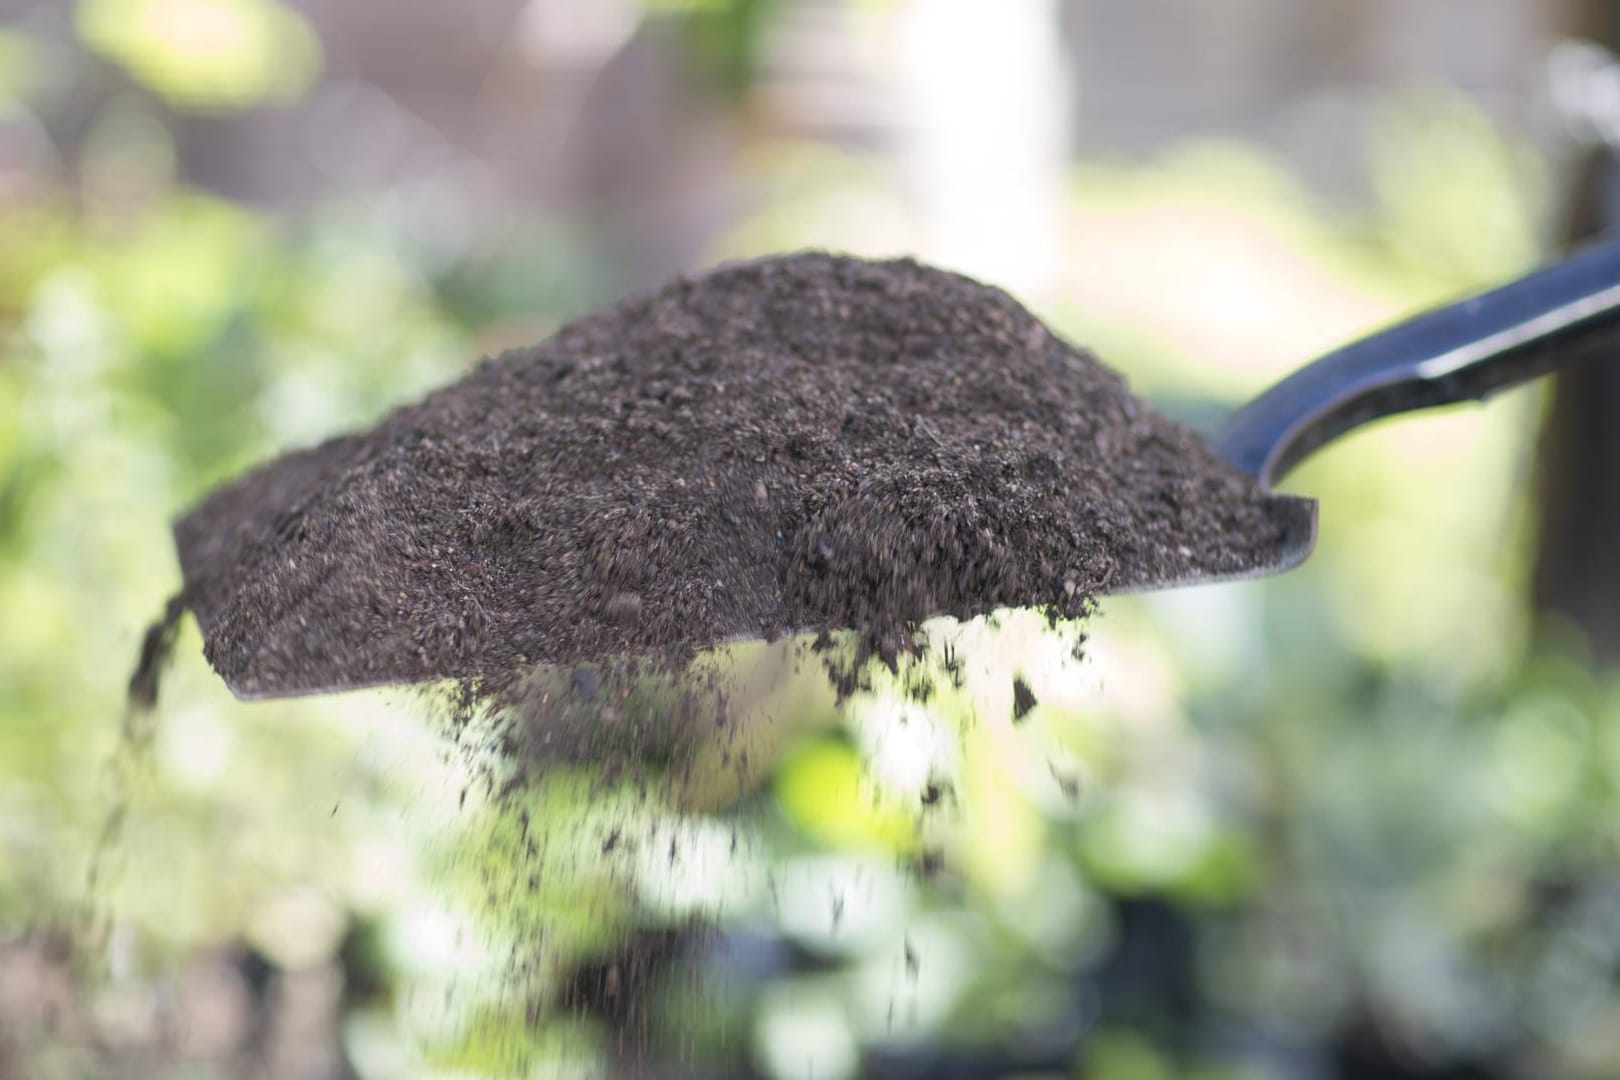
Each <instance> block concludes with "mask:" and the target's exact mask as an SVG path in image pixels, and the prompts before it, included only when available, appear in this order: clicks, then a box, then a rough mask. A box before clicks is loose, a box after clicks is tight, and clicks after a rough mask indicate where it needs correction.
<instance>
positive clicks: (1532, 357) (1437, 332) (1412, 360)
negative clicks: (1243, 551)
mask: <svg viewBox="0 0 1620 1080" xmlns="http://www.w3.org/2000/svg"><path fill="white" fill-rule="evenodd" d="M1611 328H1620V241H1614V242H1609V243H1605V244H1601V245H1598V246H1594V247H1591V248H1589V249H1587V250H1584V251H1582V252H1581V253H1579V254H1576V255H1574V256H1572V257H1570V258H1568V259H1566V260H1564V261H1563V262H1561V263H1558V264H1556V265H1553V266H1550V267H1547V268H1545V269H1542V270H1538V271H1536V272H1534V273H1531V274H1529V275H1527V276H1525V277H1523V278H1521V279H1519V280H1517V281H1515V282H1513V283H1511V284H1509V285H1506V286H1503V287H1501V288H1498V289H1496V290H1495V291H1492V292H1488V293H1485V294H1483V295H1481V296H1478V297H1475V298H1472V299H1468V300H1464V301H1461V302H1458V303H1455V304H1452V305H1450V306H1448V307H1443V308H1440V309H1438V310H1435V311H1431V312H1429V313H1428V314H1425V315H1421V316H1419V317H1417V318H1415V319H1412V320H1410V321H1407V322H1404V323H1401V324H1399V325H1396V326H1394V327H1392V328H1390V329H1387V330H1383V331H1381V332H1379V333H1377V334H1374V335H1373V336H1371V337H1368V338H1365V339H1363V340H1361V341H1359V342H1356V343H1355V344H1352V345H1349V346H1347V347H1345V348H1343V349H1340V350H1339V351H1337V352H1333V353H1330V354H1329V355H1327V356H1325V357H1322V358H1321V359H1319V360H1316V361H1315V362H1313V363H1311V364H1309V365H1307V366H1306V367H1304V368H1302V369H1300V370H1299V371H1297V372H1295V373H1294V374H1293V375H1291V376H1289V377H1288V378H1286V379H1284V380H1283V381H1282V382H1280V383H1278V384H1277V385H1276V386H1274V387H1272V388H1271V389H1270V390H1268V391H1266V392H1265V393H1264V394H1262V395H1260V397H1258V398H1256V399H1255V400H1254V401H1253V402H1251V403H1250V404H1248V405H1247V406H1245V407H1244V408H1242V409H1241V410H1239V411H1238V413H1237V414H1236V415H1235V416H1234V417H1233V418H1232V420H1231V422H1230V423H1229V424H1228V425H1227V426H1226V428H1225V429H1224V430H1223V431H1221V432H1220V434H1219V435H1217V436H1216V438H1215V440H1214V442H1213V446H1214V448H1215V450H1216V452H1217V453H1218V454H1219V455H1220V456H1221V457H1222V458H1224V459H1225V460H1226V461H1227V462H1228V463H1230V464H1231V465H1233V466H1235V467H1236V468H1237V469H1239V470H1240V471H1242V472H1245V473H1247V474H1249V475H1250V476H1252V477H1254V478H1256V479H1257V480H1258V481H1259V483H1260V485H1261V487H1262V488H1263V489H1265V491H1266V492H1267V493H1268V494H1269V493H1270V491H1271V489H1272V487H1273V486H1274V485H1275V484H1276V483H1277V482H1278V481H1279V480H1281V479H1282V478H1283V477H1284V476H1285V475H1286V474H1287V473H1288V471H1289V470H1290V469H1291V468H1293V467H1294V466H1295V465H1296V464H1298V463H1299V462H1300V461H1301V460H1303V459H1304V458H1305V457H1306V456H1307V455H1308V454H1310V453H1311V452H1313V451H1315V450H1317V449H1319V448H1320V447H1322V446H1323V445H1325V444H1326V443H1328V442H1329V441H1331V440H1332V439H1333V438H1335V437H1336V436H1338V435H1341V434H1343V433H1345V432H1347V431H1349V430H1351V429H1353V428H1356V427H1358V426H1360V425H1362V424H1365V423H1368V422H1370V421H1372V420H1376V419H1379V418H1381V417H1385V416H1390V415H1394V414H1396V413H1401V412H1406V411H1409V410H1413V409H1421V408H1428V407H1431V406H1438V405H1447V404H1451V403H1454V402H1459V401H1463V400H1466V399H1471V398H1484V397H1487V396H1488V395H1490V394H1491V393H1493V392H1495V391H1497V390H1501V389H1504V388H1506V387H1509V386H1512V385H1514V384H1517V383H1520V382H1524V381H1526V380H1528V379H1531V378H1534V377H1535V376H1537V375H1541V374H1544V373H1546V372H1548V371H1551V370H1553V369H1554V368H1557V367H1560V366H1565V365H1568V364H1571V363H1573V362H1575V361H1577V360H1578V359H1580V358H1583V357H1585V356H1588V355H1590V354H1591V351H1592V350H1591V346H1592V345H1593V344H1594V343H1595V342H1597V341H1599V340H1601V339H1603V338H1604V337H1605V336H1606V332H1607V331H1608V330H1609V329H1611ZM362 453H363V447H362V446H361V444H360V443H359V442H357V441H356V440H354V439H342V440H336V441H334V442H333V443H331V444H329V445H328V446H327V447H326V448H325V450H324V452H323V456H321V457H311V456H309V455H302V454H295V455H291V456H289V457H288V458H287V459H284V460H283V461H282V462H280V463H279V464H278V465H277V466H276V467H275V469H274V470H272V471H270V472H268V473H265V474H264V475H263V476H262V477H261V478H260V480H259V481H256V482H255V483H254V484H251V485H248V486H245V487H243V486H237V487H233V488H231V489H228V490H227V491H226V492H225V493H224V494H223V495H222V496H221V498H222V499H223V500H224V501H223V503H221V504H219V506H218V507H217V508H218V509H219V510H220V518H221V520H225V521H234V522H238V523H251V522H252V521H253V520H255V515H258V516H261V517H262V516H263V514H264V513H266V512H268V511H274V510H275V509H276V508H277V507H281V508H282V510H283V511H284V512H283V513H282V514H281V515H280V517H278V518H277V519H276V521H275V522H274V527H275V529H276V530H277V531H278V532H279V531H280V530H282V529H296V528H298V514H297V513H296V509H297V507H296V501H297V494H298V492H300V491H302V490H305V489H318V488H322V487H330V486H331V485H332V484H335V483H337V480H338V478H339V477H340V476H341V474H342V471H343V470H344V469H345V468H347V467H348V466H349V465H351V464H352V463H353V460H354V459H358V457H359V456H360V455H361V454H362ZM283 504H286V505H285V506H283ZM1268 513H1269V514H1270V516H1271V518H1272V520H1273V521H1274V522H1275V523H1276V524H1277V525H1278V526H1280V527H1279V529H1278V531H1277V535H1278V537H1279V538H1278V540H1277V542H1276V543H1275V544H1273V545H1271V546H1270V547H1266V548H1263V549H1262V550H1260V551H1259V552H1258V553H1257V554H1256V555H1254V557H1253V558H1251V559H1246V560H1239V562H1240V565H1237V566H1233V565H1232V564H1231V562H1230V561H1229V562H1227V563H1226V564H1224V565H1223V566H1222V568H1221V571H1220V573H1218V574H1215V573H1203V574H1192V575H1184V576H1178V574H1172V575H1171V576H1170V577H1167V578H1166V579H1163V580H1154V579H1152V578H1151V577H1150V578H1149V579H1148V580H1146V581H1143V580H1140V579H1136V580H1133V581H1131V582H1130V584H1129V586H1128V587H1127V588H1123V589H1122V588H1120V587H1118V586H1116V587H1115V589H1114V590H1112V591H1132V592H1135V591H1143V590H1148V589H1160V588H1170V587H1179V586H1183V585H1190V584H1197V583H1201V582H1205V581H1213V580H1229V579H1235V578H1238V579H1241V578H1250V577H1260V576H1264V575H1268V574H1273V573H1278V572H1281V571H1284V570H1288V569H1291V568H1292V567H1294V566H1297V565H1299V564H1300V563H1301V562H1303V561H1304V560H1305V559H1306V557H1308V556H1309V554H1310V552H1311V550H1312V548H1313V547H1314V545H1315V541H1316V503H1315V501H1314V500H1311V499H1307V498H1299V497H1295V496H1282V495H1273V496H1271V498H1270V506H1269V508H1268ZM188 530H189V532H190V533H192V534H197V528H196V527H195V525H194V523H193V524H191V525H188V522H187V521H182V523H181V527H180V531H181V532H187V531H188ZM190 539H191V543H190V544H189V546H188V545H187V544H186V543H185V542H182V544H181V547H182V562H184V561H185V556H186V554H187V553H188V551H189V553H190V555H191V556H192V557H193V559H194V560H197V561H198V562H200V563H202V564H206V563H208V562H209V561H210V560H212V561H216V562H219V561H225V560H227V559H228V557H229V556H230V551H231V550H232V549H231V547H230V545H231V544H232V543H233V542H234V541H233V540H232V537H231V536H230V535H216V534H214V533H212V532H209V533H205V534H197V535H192V536H191V537H190ZM419 554H420V553H419ZM430 555H431V553H428V555H422V556H421V557H422V558H427V557H429V556H430ZM434 557H436V556H434ZM273 570H274V567H273V566H272V567H271V571H273ZM266 572H270V571H266ZM190 580H191V577H190V573H189V571H188V585H189V582H190ZM221 603H222V599H221V597H220V595H218V594H214V595H210V594H209V593H208V592H207V591H206V590H205V591H203V592H201V593H199V592H197V591H195V590H191V589H190V588H189V587H188V592H187V593H186V594H183V595H182V596H181V597H179V598H177V600H176V602H175V604H172V605H171V608H170V612H169V615H168V617H167V618H166V619H165V621H164V622H163V623H162V624H160V626H159V628H156V629H157V630H159V631H161V632H160V633H159V634H158V636H157V637H149V641H148V646H149V647H148V648H147V649H146V650H144V651H143V663H142V672H149V671H151V670H155V668H156V666H157V664H156V661H155V659H151V658H155V657H156V656H158V655H160V654H161V651H162V650H161V648H160V646H161V645H162V644H163V642H164V640H165V638H164V636H163V635H165V634H172V628H173V624H174V622H175V620H176V619H177V618H178V616H179V613H180V611H181V610H183V607H184V606H190V607H191V608H192V610H194V611H196V612H197V614H198V618H199V621H200V622H201V623H202V624H203V626H204V631H205V637H207V636H208V634H209V625H210V621H211V618H212V617H213V616H217V614H218V611H219V605H220V604H221ZM379 610H381V609H379ZM372 614H373V615H376V616H377V618H380V619H384V625H385V626H386V628H387V632H388V635H389V637H390V641H391V642H392V644H390V645H389V646H387V647H386V648H385V647H382V646H379V647H378V648H377V649H372V648H371V647H370V646H367V647H353V648H348V649H347V650H344V651H342V652H341V655H335V654H334V655H331V656H327V655H324V654H323V655H322V656H321V657H318V658H316V660H317V662H315V663H311V664H304V663H302V662H300V663H299V664H288V663H285V662H282V661H285V660H286V656H289V655H291V656H302V655H303V653H302V652H300V651H299V650H298V649H288V648H280V649H279V653H278V647H279V646H283V645H286V644H287V641H286V640H278V641H258V642H257V643H256V645H255V647H254V649H253V650H250V651H249V656H250V659H249V660H248V662H247V663H246V664H245V665H238V668H239V669H233V670H225V669H223V668H220V670H221V673H222V675H223V676H224V677H225V680H226V682H227V683H228V684H229V685H230V687H231V689H232V690H233V691H234V692H235V693H236V694H237V695H238V696H241V697H249V698H251V697H278V696H285V695H290V694H305V693H317V692H326V691H334V690H344V689H354V688H358V687H362V686H368V685H378V684H380V683H386V682H393V681H398V679H397V675H398V672H399V670H402V669H400V668H399V665H398V664H397V663H396V664H394V666H393V667H390V666H389V664H390V663H393V662H394V661H397V660H398V655H396V654H397V653H399V650H401V649H408V648H409V647H410V645H411V642H410V640H409V632H410V631H411V627H410V626H403V625H399V620H398V618H394V619H393V621H392V622H388V621H387V619H386V618H385V616H386V612H383V613H382V614H380V615H379V614H378V613H377V612H373V613H372ZM310 617H311V618H327V619H329V620H330V619H342V620H346V619H348V618H349V617H350V616H349V614H348V613H347V612H346V611H329V612H326V613H325V614H324V615H322V614H320V613H316V614H315V615H312V616H310ZM302 622H303V616H302V615H299V616H298V617H297V618H296V619H283V620H282V622H281V623H279V624H277V625H278V626H279V629H278V630H277V631H276V632H277V633H280V634H283V635H291V638H290V639H289V640H292V642H293V644H297V636H298V633H299V626H300V625H301V624H302ZM212 625H213V632H214V634H215V635H216V636H217V635H219V634H221V633H225V632H226V631H223V630H222V629H221V621H220V620H219V619H217V618H212ZM343 625H348V624H347V623H346V622H345V623H344V624H343ZM229 632H230V633H235V634H236V635H237V636H238V637H241V636H242V631H241V630H240V629H235V630H231V631H229ZM401 635H403V638H401ZM351 636H352V635H351ZM394 639H401V640H403V644H401V643H400V641H395V640H394ZM357 640H359V639H357ZM210 644H217V641H211V642H210ZM389 650H392V651H389ZM305 651H307V650H305ZM379 652H380V653H381V654H382V655H379ZM280 654H286V655H280ZM218 667H219V665H218V664H216V668H218ZM452 674H453V673H452ZM142 678H143V676H142V675H138V676H137V683H138V686H137V689H138V690H139V691H140V693H139V695H138V696H142V697H145V696H150V695H149V693H148V692H147V689H142V687H145V684H144V683H141V679H142ZM153 692H155V690H154V691H153Z"/></svg>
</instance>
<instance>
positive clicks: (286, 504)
mask: <svg viewBox="0 0 1620 1080" xmlns="http://www.w3.org/2000/svg"><path fill="white" fill-rule="evenodd" d="M1283 528H1284V525H1283V523H1282V521H1281V519H1280V517H1279V514H1278V513H1277V508H1276V504H1275V503H1274V502H1273V500H1271V499H1269V498H1268V497H1267V496H1266V494H1265V493H1264V492H1263V491H1262V490H1261V489H1260V488H1259V487H1258V486H1257V485H1256V484H1255V482H1254V481H1253V480H1252V479H1250V478H1249V477H1247V476H1245V475H1243V474H1241V473H1239V472H1237V471H1235V470H1234V469H1232V468H1230V467H1229V466H1227V465H1226V464H1224V463H1223V462H1221V461H1220V460H1219V459H1217V458H1216V457H1215V456H1214V455H1213V454H1212V452H1211V451H1210V450H1209V448H1208V447H1207V446H1206V445H1205V444H1204V443H1203V442H1202V441H1201V440H1200V439H1199V438H1198V437H1197V436H1195V435H1194V434H1193V433H1192V432H1190V431H1189V430H1187V429H1185V428H1183V427H1182V426H1180V425H1178V424H1176V423H1174V422H1172V421H1171V420H1169V419H1167V418H1165V417H1163V416H1161V415H1159V414H1158V413H1156V412H1154V410H1153V409H1151V408H1150V407H1148V406H1147V405H1145V404H1144V403H1143V402H1141V401H1140V400H1138V399H1137V398H1135V397H1133V396H1132V395H1131V394H1130V393H1129V392H1128V390H1127V388H1126V386H1125V383H1124V382H1123V381H1122V380H1121V379H1120V378H1119V377H1118V376H1117V375H1116V374H1114V373H1113V372H1111V371H1109V370H1108V369H1107V368H1105V367H1103V366H1102V365H1101V364H1099V363H1098V362H1097V361H1096V360H1095V359H1094V358H1093V357H1091V356H1090V355H1089V354H1087V353H1085V352H1083V351H1080V350H1078V349H1076V348H1074V347H1073V346H1071V345H1068V344H1066V343H1065V342H1063V341H1061V340H1059V339H1058V338H1057V337H1055V336H1053V335H1052V334H1051V333H1050V332H1049V331H1048V330H1047V328H1046V327H1045V326H1044V325H1042V323H1041V322H1040V321H1039V320H1037V319H1036V318H1035V317H1034V316H1032V315H1031V314H1029V312H1027V311H1025V310H1024V309H1023V308H1022V307H1021V306H1019V304H1018V303H1016V302H1015V301H1014V300H1013V299H1012V298H1010V297H1009V296H1007V295H1006V294H1005V293H1003V292H1001V291H999V290H997V289H994V288H990V287H987V286H985V285H981V284H978V283H976V282H974V281H971V280H969V279H967V278H965V277H961V276H958V275H956V274H951V273H946V272H944V271H941V270H937V269H932V268H929V267H927V266H922V265H919V264H917V263H915V262H912V261H908V260H899V261H889V262H868V261H863V260H858V259H853V258H844V257H837V256H832V255H825V254H797V255H790V256H783V257H774V258H767V259H762V260H759V261H754V262H747V263H739V264H733V265H728V266H724V267H721V268H719V269H717V270H714V271H713V272H710V273H708V274H705V275H702V276H699V277H694V278H690V279H684V280H679V281H676V282H674V283H673V284H671V285H669V286H667V287H666V288H664V289H662V290H660V291H658V292H656V293H653V294H651V295H647V296H642V297H638V298H634V299H630V300H627V301H625V302H623V303H621V304H618V305H617V306H615V307H612V308H610V309H608V310H605V311H602V312H600V313H598V314H595V315H591V316H589V317H586V318H583V319H580V320H579V321H577V322H574V323H572V324H570V325H568V326H567V327H565V328H564V329H563V330H561V331H560V332H559V333H557V334H556V336H554V337H553V338H551V339H550V340H548V341H546V342H544V343H542V344H539V345H536V346H534V347H531V348H525V349H519V350H516V351H513V352H509V353H506V354H505V355H502V356H500V357H499V358H496V359H493V360H488V361H486V362H484V363H483V364H482V365H481V366H479V367H478V368H477V369H476V370H474V371H473V372H472V373H470V374H469V375H468V376H467V377H466V378H464V379H462V380H461V381H460V382H458V383H456V384H454V385H452V386H450V387H448V388H446V389H444V390H441V391H440V392H438V393H436V394H433V395H432V396H431V397H429V398H427V399H426V400H425V401H423V402H421V403H420V404H418V405H415V406H412V407H409V408H405V409H402V410H400V411H398V412H395V413H394V414H392V415H391V416H389V417H388V418H386V419H385V420H384V421H383V422H382V423H381V424H379V425H378V426H377V427H376V428H374V429H373V430H371V431H370V432H367V433H365V434H360V435H351V436H347V437H343V438H338V439H334V440H332V441H330V442H326V443H324V444H322V445H319V446H316V447H314V448H312V449H307V450H303V451H299V452H296V453H292V454H289V455H287V456H285V457H282V458H280V459H278V460H276V461H274V462H272V463H270V464H268V465H266V466H264V467H262V468H260V469H258V470H256V471H254V472H252V473H250V474H249V475H247V476H246V477H244V478H242V479H241V480H239V481H237V482H235V483H233V484H231V485H230V486H228V487H226V488H224V489H223V490H221V491H219V492H217V493H216V494H214V495H213V496H211V497H210V498H208V499H207V500H206V501H205V502H203V503H202V504H201V505H200V506H198V507H197V508H196V509H194V510H193V511H192V512H190V513H189V514H187V515H186V516H185V517H184V518H183V519H182V520H181V521H180V522H179V523H178V525H177V527H176V530H175V531H176V537H177V540H178V545H179V551H180V560H181V565H182V568H183V572H184V579H185V585H184V589H185V592H184V596H185V600H186V603H187V604H188V605H189V606H190V607H191V609H192V610H193V611H194V612H195V613H196V615H197V617H198V620H199V623H200V625H201V628H202V632H203V636H204V640H205V643H206V650H207V655H208V658H209V660H210V661H211V662H212V663H213V665H214V667H215V668H216V669H217V670H218V671H219V673H220V674H221V675H222V676H223V677H224V678H225V679H226V681H227V682H228V683H229V684H230V685H231V686H232V688H233V689H235V690H236V691H237V692H238V693H239V694H243V695H246V696H259V695H277V694H285V693H301V692H313V691H319V690H326V689H335V688H343V687H351V686H359V685H368V684H381V683H412V682H421V681H424V680H436V679H442V678H446V677H452V678H462V679H466V678H472V679H475V680H485V681H487V682H488V683H489V684H490V685H496V684H505V683H507V682H509V681H510V678H511V677H512V676H513V674H514V673H520V672H525V671H528V670H531V669H533V668H535V667H536V666H537V665H555V666H560V667H562V668H568V667H571V666H574V665H579V664H585V663H593V662H598V661H601V660H603V659H604V658H610V657H642V658H646V659H648V660H650V661H652V662H654V663H657V664H659V665H661V666H664V667H666V668H669V669H671V670H673V669H676V668H678V667H679V666H680V665H682V664H684V663H685V662H686V661H687V660H689V659H690V658H691V657H692V656H693V655H694V654H695V653H696V652H697V651H699V650H702V649H704V648H706V647H708V646H710V645H713V644H715V643H717V642H722V641H725V640H727V639H731V638H739V637H767V638H769V637H774V636H777V635H782V634H785V633H790V632H799V631H805V630H812V631H814V630H823V629H827V628H834V627H842V628H853V629H855V630H857V631H859V632H860V633H862V634H863V635H865V637H866V638H867V640H869V641H873V642H883V641H893V640H897V639H898V638H900V637H902V636H904V635H906V634H907V633H909V632H910V630H911V629H912V628H913V627H914V626H915V624H916V623H917V622H918V621H919V620H922V619H925V618H927V617H930V616H935V615H953V616H958V617H971V616H975V615H979V614H983V613H987V612H990V611H992V610H993V609H996V608H999V607H1040V608H1044V609H1046V610H1048V611H1049V612H1051V613H1052V615H1053V616H1054V617H1076V616H1081V615H1084V614H1086V613H1087V611H1088V610H1089V607H1090V605H1091V603H1092V600H1093V598H1094V597H1095V596H1096V595H1098V594H1099V593H1101V592H1104V591H1109V590H1119V589H1122V588H1130V587H1133V586H1140V585H1144V584H1148V583H1151V582H1154V581H1159V580H1163V579H1173V578H1179V577H1182V576H1186V575H1223V574H1235V573H1241V572H1243V571H1245V570H1246V569H1249V568H1252V567H1253V566H1255V565H1257V564H1259V563H1260V562H1263V561H1264V559H1265V558H1266V556H1267V555H1268V554H1269V553H1270V552H1272V550H1273V549H1274V548H1275V547H1276V545H1277V544H1278V542H1279V540H1280V538H1281V535H1282V531H1283Z"/></svg>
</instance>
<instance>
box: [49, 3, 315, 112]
mask: <svg viewBox="0 0 1620 1080" xmlns="http://www.w3.org/2000/svg"><path fill="white" fill-rule="evenodd" d="M78 28H79V33H80V35H81V36H82V37H83V39H84V41H85V43H86V44H88V45H89V46H90V47H91V48H92V49H94V50H96V51H97V52H99V53H101V54H102V55H104V56H106V57H108V58H109V59H111V60H114V61H117V62H118V63H119V64H120V65H122V66H123V67H124V68H125V69H126V70H128V71H129V73H130V74H131V75H133V76H134V77H135V78H136V79H137V80H139V81H140V82H141V83H143V84H144V85H146V86H147V87H149V88H151V89H152V90H154V91H156V92H157V93H159V94H161V95H163V96H164V97H166V98H168V99H170V100H171V101H173V102H174V103H175V104H177V105H181V106H186V107H192V108H209V109H232V108H244V107H248V106H254V105H260V104H263V103H265V102H277V101H282V102H284V101H288V100H291V99H294V98H297V97H300V96H301V95H303V94H304V93H305V92H307V91H308V90H309V88H310V87H311V86H312V85H313V84H314V81H315V77H316V75H317V74H318V73H319V71H320V62H321V50H320V42H319V40H318V39H317V38H316V37H315V34H314V32H313V31H312V30H311V29H310V27H309V25H308V23H306V22H305V20H304V18H303V16H301V15H299V14H298V13H297V12H296V11H294V10H292V9H291V8H289V7H287V6H286V5H285V4H283V3H280V2H279V0H80V3H79V7H78Z"/></svg>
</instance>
